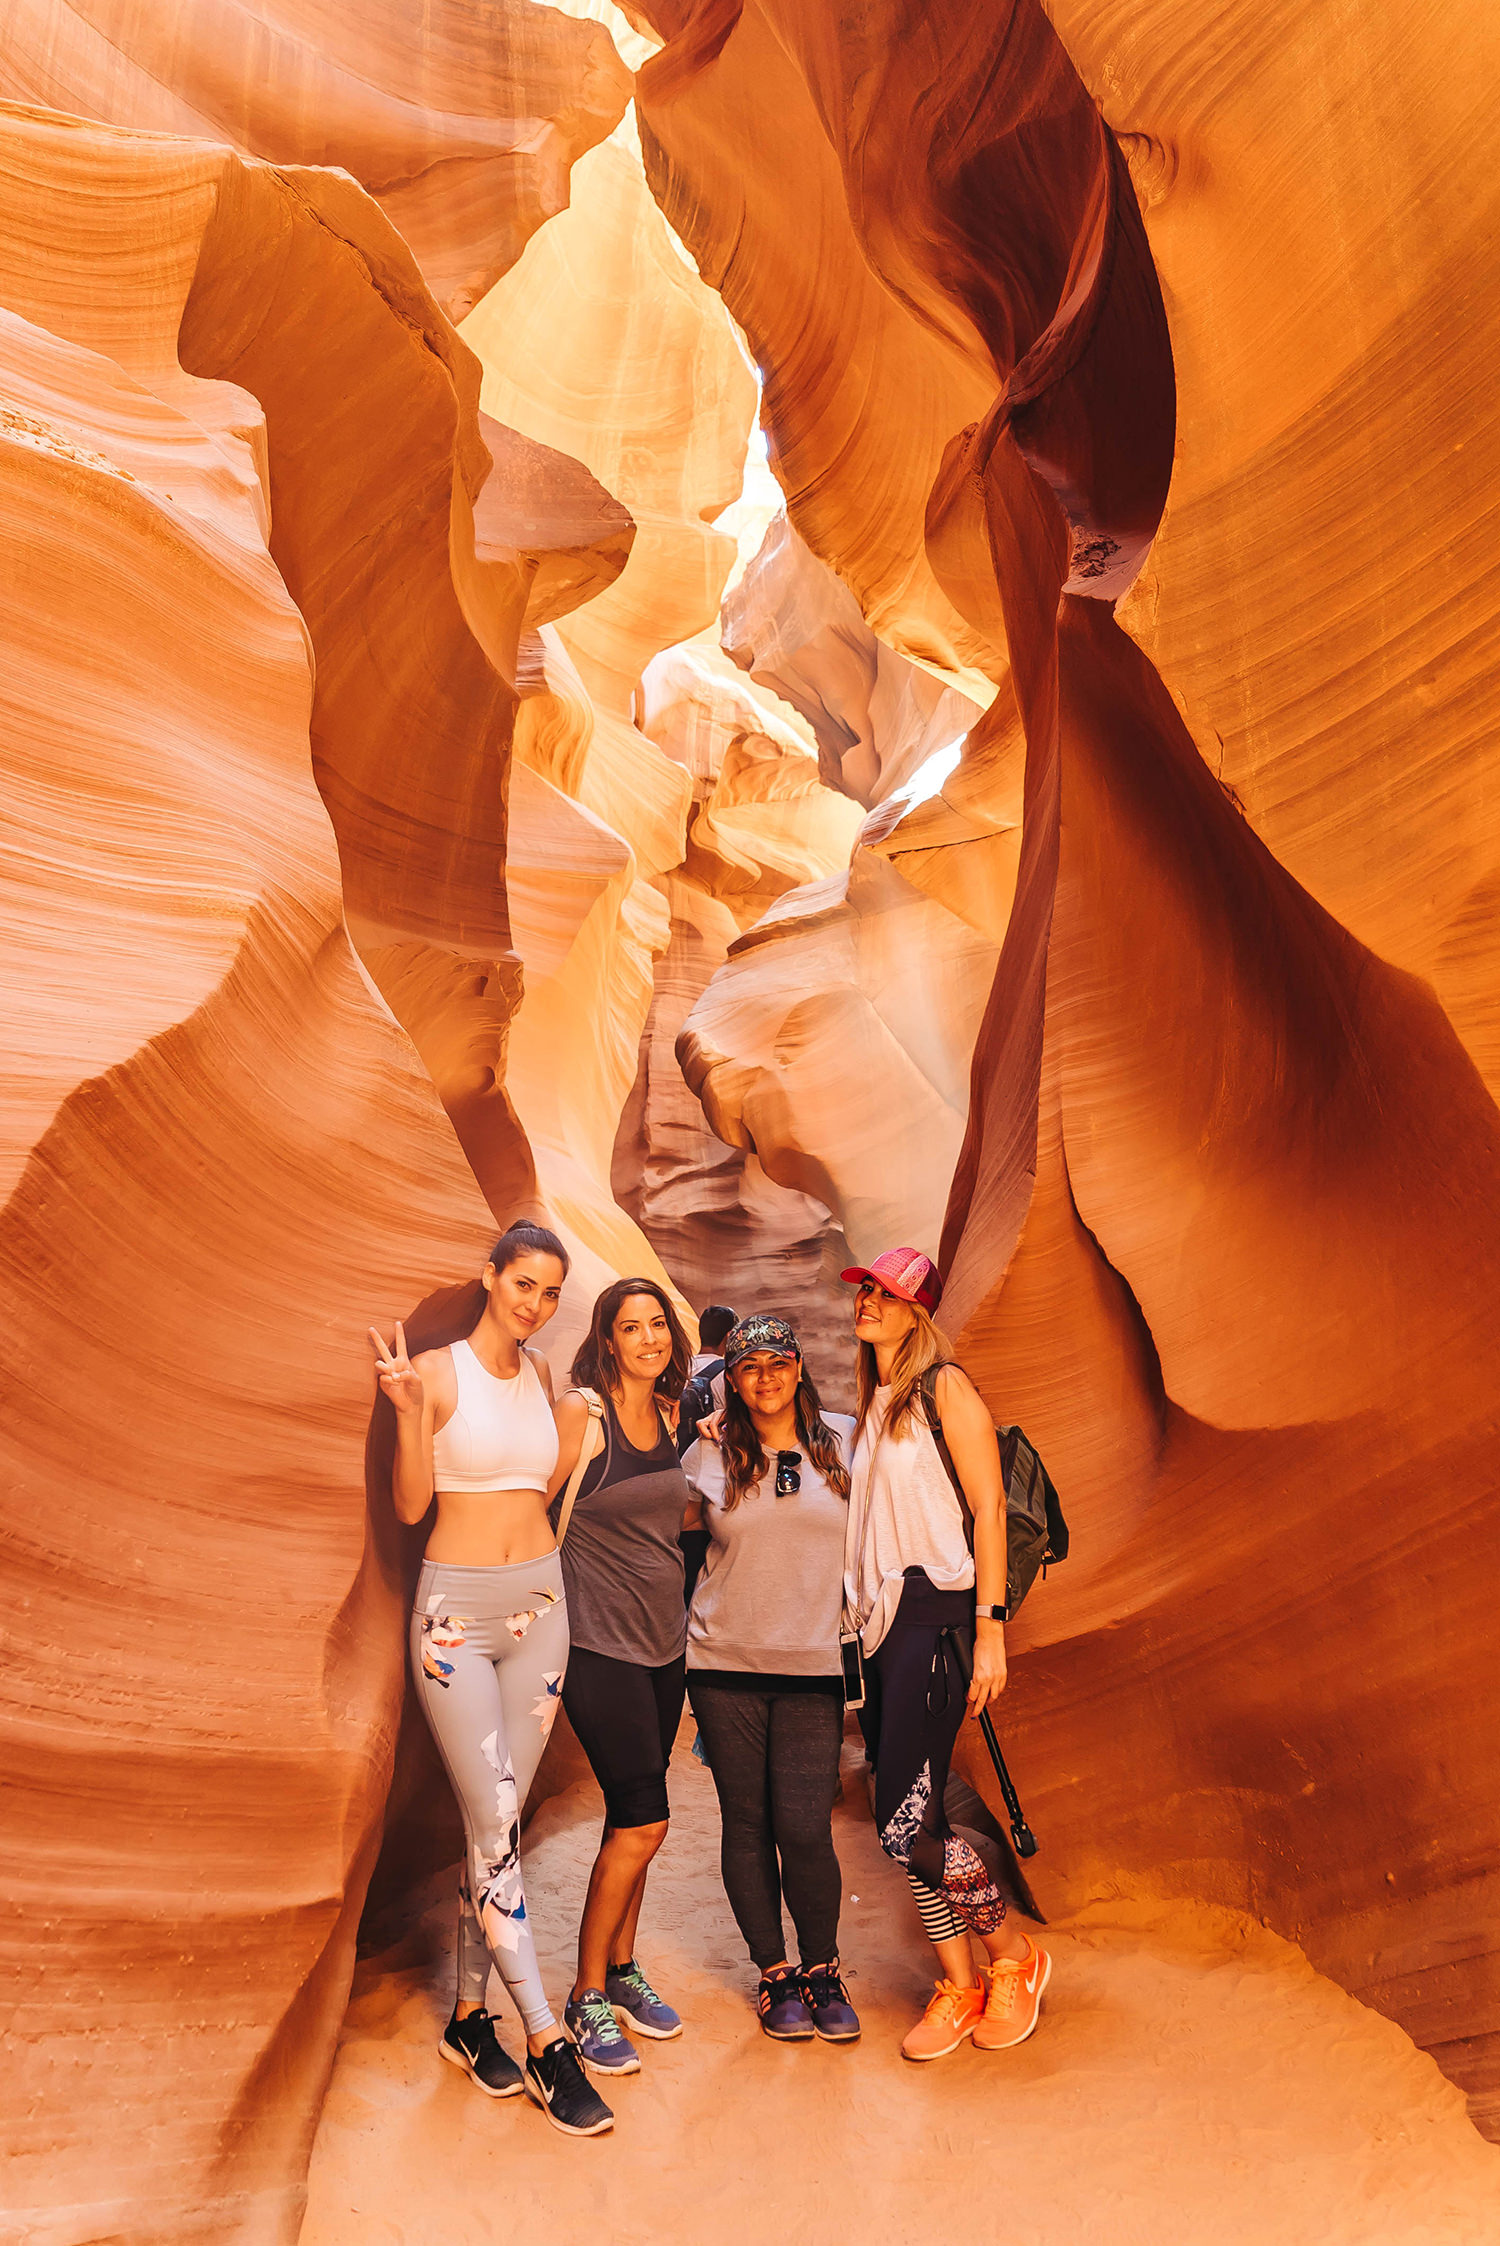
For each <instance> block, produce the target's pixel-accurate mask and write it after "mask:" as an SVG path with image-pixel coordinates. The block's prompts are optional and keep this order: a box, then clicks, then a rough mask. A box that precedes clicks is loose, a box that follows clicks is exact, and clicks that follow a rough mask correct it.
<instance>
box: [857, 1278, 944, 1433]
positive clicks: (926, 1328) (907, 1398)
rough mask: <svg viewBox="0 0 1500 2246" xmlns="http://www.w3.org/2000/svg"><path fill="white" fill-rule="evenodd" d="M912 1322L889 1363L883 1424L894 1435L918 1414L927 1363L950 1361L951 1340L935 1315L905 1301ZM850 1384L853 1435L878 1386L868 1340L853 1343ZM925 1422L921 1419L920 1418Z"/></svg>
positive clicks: (877, 1371)
mask: <svg viewBox="0 0 1500 2246" xmlns="http://www.w3.org/2000/svg"><path fill="white" fill-rule="evenodd" d="M906 1307H907V1309H908V1310H909V1311H910V1312H911V1314H912V1320H913V1323H912V1326H911V1328H910V1330H909V1331H908V1332H907V1333H905V1334H903V1336H902V1338H901V1345H900V1347H899V1348H898V1349H897V1351H896V1359H895V1363H894V1364H893V1365H892V1366H891V1409H890V1416H889V1417H888V1419H887V1420H886V1426H887V1427H888V1429H889V1430H890V1432H891V1434H892V1435H893V1436H894V1437H896V1438H897V1439H899V1438H900V1436H901V1435H902V1434H903V1433H904V1431H905V1430H906V1428H907V1427H909V1426H910V1424H911V1422H912V1420H913V1419H914V1418H916V1417H918V1416H919V1411H920V1403H919V1399H920V1397H921V1393H922V1375H923V1373H925V1372H926V1370H927V1368H928V1366H929V1365H951V1364H952V1362H953V1344H952V1342H950V1341H949V1339H948V1336H947V1335H946V1334H945V1333H944V1332H943V1329H942V1327H941V1326H940V1325H938V1323H937V1322H936V1320H935V1319H933V1318H932V1317H930V1316H929V1315H928V1313H927V1312H926V1311H925V1310H924V1309H923V1308H922V1305H921V1304H920V1303H919V1302H909V1303H908V1304H907V1306H906ZM854 1385H855V1390H856V1393H857V1396H858V1402H859V1411H858V1414H857V1417H856V1419H855V1424H854V1432H855V1435H856V1438H857V1437H858V1436H859V1435H860V1434H862V1433H863V1431H864V1424H865V1421H866V1420H867V1419H868V1418H869V1416H870V1406H871V1405H872V1404H873V1403H874V1401H875V1391H876V1389H877V1388H878V1387H879V1386H880V1369H879V1367H878V1366H877V1364H876V1362H875V1352H874V1350H873V1348H872V1347H871V1345H870V1344H869V1342H867V1341H861V1342H856V1344H855V1365H854ZM923 1424H924V1425H925V1421H924V1422H923Z"/></svg>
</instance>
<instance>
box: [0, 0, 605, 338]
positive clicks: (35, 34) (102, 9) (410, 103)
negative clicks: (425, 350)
mask: <svg viewBox="0 0 1500 2246" xmlns="http://www.w3.org/2000/svg"><path fill="white" fill-rule="evenodd" d="M0 96H3V97H4V98H6V99H8V100H12V101H22V102H38V103H44V104H46V105H47V106H49V107H51V108H54V109H61V110H70V111H74V112H76V113H77V114H79V115H81V116H86V117H98V118H101V119H105V120H107V121H108V122H110V123H111V124H117V125H126V126H133V127H135V128H136V129H138V130H140V131H146V132H160V133H176V134H186V135H188V136H189V137H198V138H203V137H206V138H209V139H215V140H227V141H229V142H231V143H232V144H233V145H234V146H235V147H237V148H240V149H243V150H244V151H245V153H246V154H247V155H252V156H263V157H265V158H266V159H267V161H268V162H270V163H273V164H287V165H319V166H336V167H338V168H339V169H341V170H343V171H346V172H349V173H350V174H351V175H352V176H353V177H354V178H355V179H357V180H359V181H360V183H361V184H362V185H363V186H365V187H367V188H368V189H369V191H370V193H371V194H372V195H373V196H374V197H375V198H376V200H377V201H378V202H379V203H380V205H381V207H382V208H383V209H384V211H385V212H386V215H387V216H388V217H389V218H390V220H391V222H392V224H393V225H395V226H396V227H397V228H398V229H399V230H400V232H401V234H402V236H403V237H404V239H405V240H406V241H407V242H408V243H409V244H410V247H411V250H412V254H413V255H414V256H415V258H416V260H417V263H418V264H419V265H420V267H421V268H422V272H423V274H424V276H425V278H426V280H427V283H428V285H429V287H430V288H431V290H432V292H433V294H434V296H436V297H437V298H438V300H439V302H440V303H441V304H442V305H443V307H444V309H445V310H446V312H447V313H448V315H449V317H450V318H451V319H454V320H459V319H462V318H463V316H464V314H465V313H466V312H467V311H469V310H470V309H471V308H472V307H473V306H474V305H475V304H477V303H478V301H479V299H480V297H482V296H483V295H484V293H485V291H486V289H488V288H489V287H490V286H491V285H492V283H493V282H494V281H496V280H497V279H498V278H499V276H500V275H501V274H502V273H505V272H508V271H509V269H510V267H511V266H512V265H514V263H515V261H516V259H517V258H518V257H519V256H520V254H521V251H522V250H523V249H524V248H525V246H526V243H527V242H528V241H529V240H530V238H531V236H532V235H533V234H534V233H535V232H536V230H537V228H538V227H539V226H541V225H542V224H543V222H544V221H545V220H546V219H548V218H550V217H551V216H552V214H553V213H554V212H555V211H559V210H562V209H563V208H564V207H565V206H566V204H567V200H568V174H569V171H570V169H571V167H572V165H573V164H574V163H575V162H576V161H577V159H578V158H579V157H580V156H581V155H582V154H583V152H584V150H585V149H588V148H592V147H594V146H595V145H596V144H597V143H598V142H599V141H601V140H603V139H604V138H605V136H606V135H607V134H608V133H609V132H610V131H612V130H613V128H614V126H615V125H616V124H618V122H619V120H620V118H621V116H622V115H623V113H624V110H625V105H626V102H627V101H628V100H629V98H630V74H629V72H628V71H627V70H626V69H625V66H624V64H623V63H622V62H621V60H620V57H619V54H618V52H617V50H616V48H615V45H614V42H613V41H612V40H611V39H610V37H609V34H608V32H607V31H605V29H604V28H603V26H602V25H600V24H596V23H587V22H576V21H572V20H570V18H569V16H568V15H566V14H564V13H562V12H560V11H559V10H557V9H554V8H550V7H540V6H533V5H531V0H436V4H435V5H431V4H430V5H427V6H424V7H423V8H422V9H421V10H420V11H419V12H418V13H417V14H415V15H414V14H413V13H412V11H411V10H410V9H408V8H403V7H396V6H392V5H389V4H387V0H378V4H377V5H374V6H370V5H365V6H362V7H360V8H358V9H352V8H349V7H346V6H341V5H339V4H337V0H313V4H311V5H309V4H308V0H255V4H254V5H249V4H244V0H165V4H163V0H153V5H151V6H150V7H145V8H142V7H139V6H135V5H132V4H131V0H11V5H10V7H9V8H8V9H7V11H6V27H5V37H4V39H3V41H0Z"/></svg>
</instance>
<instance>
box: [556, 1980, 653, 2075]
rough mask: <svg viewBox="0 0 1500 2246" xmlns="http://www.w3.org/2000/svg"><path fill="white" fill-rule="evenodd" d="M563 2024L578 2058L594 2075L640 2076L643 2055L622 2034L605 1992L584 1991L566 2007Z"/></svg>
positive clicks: (597, 1990) (571, 1997)
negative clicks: (575, 2047)
mask: <svg viewBox="0 0 1500 2246" xmlns="http://www.w3.org/2000/svg"><path fill="white" fill-rule="evenodd" d="M563 2025H564V2027H566V2028H567V2030H568V2032H569V2034H570V2035H571V2036H572V2038H573V2041H574V2042H575V2043H576V2044H577V2046H578V2056H579V2058H580V2059H581V2060H582V2061H583V2063H584V2065H585V2066H586V2067H588V2068H590V2069H591V2070H592V2072H593V2073H595V2074H639V2073H640V2071H641V2055H640V2053H639V2051H637V2049H636V2047H635V2045H634V2044H633V2043H632V2042H631V2041H630V2039H629V2037H628V2036H625V2035H622V2034H621V2032H620V2023H619V2021H618V2020H617V2019H616V2018H615V2008H614V2006H613V2005H612V2004H611V2003H610V2001H609V1998H608V1997H607V1996H606V1995H605V1993H604V1991H603V1990H602V1989H585V1990H584V1992H583V1994H582V1996H570V1997H569V1999H568V2001H567V2003H566V2004H565V2005H564V2006H563Z"/></svg>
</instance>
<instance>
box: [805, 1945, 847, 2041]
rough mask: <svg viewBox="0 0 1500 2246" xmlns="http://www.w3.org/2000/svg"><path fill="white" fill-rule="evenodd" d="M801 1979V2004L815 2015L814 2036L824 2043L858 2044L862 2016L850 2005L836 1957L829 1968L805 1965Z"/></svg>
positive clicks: (813, 2016) (829, 1964)
mask: <svg viewBox="0 0 1500 2246" xmlns="http://www.w3.org/2000/svg"><path fill="white" fill-rule="evenodd" d="M798 1979H799V1980H800V1981H801V1983H802V2001H803V2003H804V2004H805V2005H806V2006H807V2009H808V2011H809V2012H810V2013H811V2014H812V2024H813V2030H814V2033H815V2034H817V2035H820V2036H821V2037H822V2038H823V2041H824V2042H825V2043H857V2042H858V2041H859V2014H858V2013H857V2012H856V2011H855V2009H854V2007H853V2005H852V2004H851V2003H850V2002H849V1991H848V1990H847V1989H846V1988H845V1986H844V1983H843V1977H842V1975H841V1974H840V1972H839V1961H838V1959H837V1958H836V1957H832V1958H830V1959H829V1960H828V1963H827V1964H826V1965H804V1966H803V1968H802V1971H801V1973H800V1974H799V1975H798Z"/></svg>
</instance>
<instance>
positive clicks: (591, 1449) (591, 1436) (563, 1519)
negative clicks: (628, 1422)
mask: <svg viewBox="0 0 1500 2246" xmlns="http://www.w3.org/2000/svg"><path fill="white" fill-rule="evenodd" d="M567 1393H568V1395H570V1396H581V1397H582V1398H583V1400H584V1402H585V1404H587V1406H588V1411H589V1423H588V1425H587V1427H585V1429H584V1431H583V1440H582V1441H581V1442H580V1443H579V1445H578V1458H577V1461H576V1463H575V1465H574V1468H573V1471H572V1473H571V1474H570V1475H569V1476H568V1486H567V1488H566V1490H565V1491H564V1492H563V1501H562V1511H561V1512H560V1513H559V1514H558V1516H557V1545H558V1550H559V1551H561V1549H562V1540H563V1538H564V1537H565V1536H566V1535H567V1533H568V1523H569V1521H571V1520H572V1518H573V1508H574V1506H575V1505H576V1504H577V1503H578V1489H579V1484H580V1483H581V1482H582V1480H583V1477H584V1475H585V1473H586V1472H587V1471H588V1468H589V1464H590V1462H591V1461H592V1460H593V1459H595V1458H597V1457H598V1455H599V1452H600V1451H601V1449H602V1448H603V1446H604V1432H603V1424H602V1423H603V1419H604V1405H603V1403H602V1401H601V1399H600V1398H599V1397H598V1396H597V1395H596V1394H595V1392H594V1390H593V1389H592V1388H570V1389H569V1390H568V1391H567ZM596 1438H597V1439H596Z"/></svg>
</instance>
